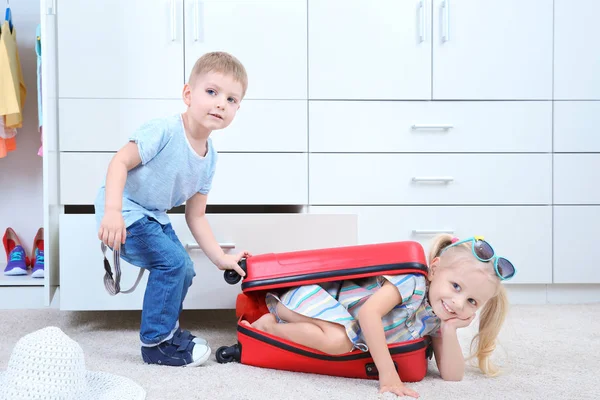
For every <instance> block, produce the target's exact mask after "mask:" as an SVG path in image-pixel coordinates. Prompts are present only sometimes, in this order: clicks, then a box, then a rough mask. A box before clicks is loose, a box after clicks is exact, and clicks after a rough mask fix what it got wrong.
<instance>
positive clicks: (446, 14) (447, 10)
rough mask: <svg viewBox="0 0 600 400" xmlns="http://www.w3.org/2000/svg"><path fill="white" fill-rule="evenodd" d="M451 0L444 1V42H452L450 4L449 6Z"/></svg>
mask: <svg viewBox="0 0 600 400" xmlns="http://www.w3.org/2000/svg"><path fill="white" fill-rule="evenodd" d="M448 1H449V0H444V2H443V3H442V8H443V9H444V17H443V18H442V21H443V23H444V30H443V33H442V41H443V42H447V41H449V40H450V4H448Z"/></svg>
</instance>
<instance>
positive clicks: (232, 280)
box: [223, 258, 248, 285]
mask: <svg viewBox="0 0 600 400" xmlns="http://www.w3.org/2000/svg"><path fill="white" fill-rule="evenodd" d="M238 265H239V266H240V267H242V270H244V272H246V273H248V270H246V259H245V258H242V259H241V260H240V262H239V263H238ZM223 277H224V278H225V282H227V283H229V284H230V285H235V284H236V283H238V282H239V281H240V280H241V279H242V277H241V276H240V275H239V274H238V273H237V272H235V271H234V270H232V269H228V270H226V271H225V272H224V273H223Z"/></svg>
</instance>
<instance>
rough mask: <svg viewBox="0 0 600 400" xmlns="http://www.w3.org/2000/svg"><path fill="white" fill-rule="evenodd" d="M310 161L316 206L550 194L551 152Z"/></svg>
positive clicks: (533, 199)
mask: <svg viewBox="0 0 600 400" xmlns="http://www.w3.org/2000/svg"><path fill="white" fill-rule="evenodd" d="M309 162H310V173H309V183H310V185H309V193H310V204H314V205H400V204H402V205H409V204H410V205H422V204H462V205H469V204H490V205H497V204H514V205H520V204H537V205H544V204H551V199H552V156H551V155H549V154H311V155H310V159H309ZM525 172H526V173H525Z"/></svg>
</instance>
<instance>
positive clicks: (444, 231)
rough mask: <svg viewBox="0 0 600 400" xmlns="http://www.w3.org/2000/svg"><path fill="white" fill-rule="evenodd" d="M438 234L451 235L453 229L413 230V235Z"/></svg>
mask: <svg viewBox="0 0 600 400" xmlns="http://www.w3.org/2000/svg"><path fill="white" fill-rule="evenodd" d="M438 233H449V234H453V233H454V229H413V235H436V234H438Z"/></svg>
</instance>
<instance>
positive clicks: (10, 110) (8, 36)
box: [0, 21, 27, 158]
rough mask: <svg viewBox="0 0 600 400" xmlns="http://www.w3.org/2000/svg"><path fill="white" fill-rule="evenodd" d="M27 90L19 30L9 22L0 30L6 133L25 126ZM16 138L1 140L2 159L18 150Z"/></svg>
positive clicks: (0, 96)
mask: <svg viewBox="0 0 600 400" xmlns="http://www.w3.org/2000/svg"><path fill="white" fill-rule="evenodd" d="M26 95H27V89H26V87H25V82H24V80H23V73H22V70H21V60H20V59H19V51H18V49H17V30H16V28H15V27H14V26H13V27H12V31H11V29H10V25H9V22H8V21H4V23H3V24H2V27H1V28H0V115H1V116H2V119H3V124H4V132H5V134H6V130H7V129H11V128H21V127H22V126H23V106H24V105H25V97H26ZM16 147H17V146H16V140H15V137H14V136H13V137H11V138H8V139H5V138H0V158H2V157H6V154H7V153H8V152H10V151H13V150H15V149H16Z"/></svg>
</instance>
